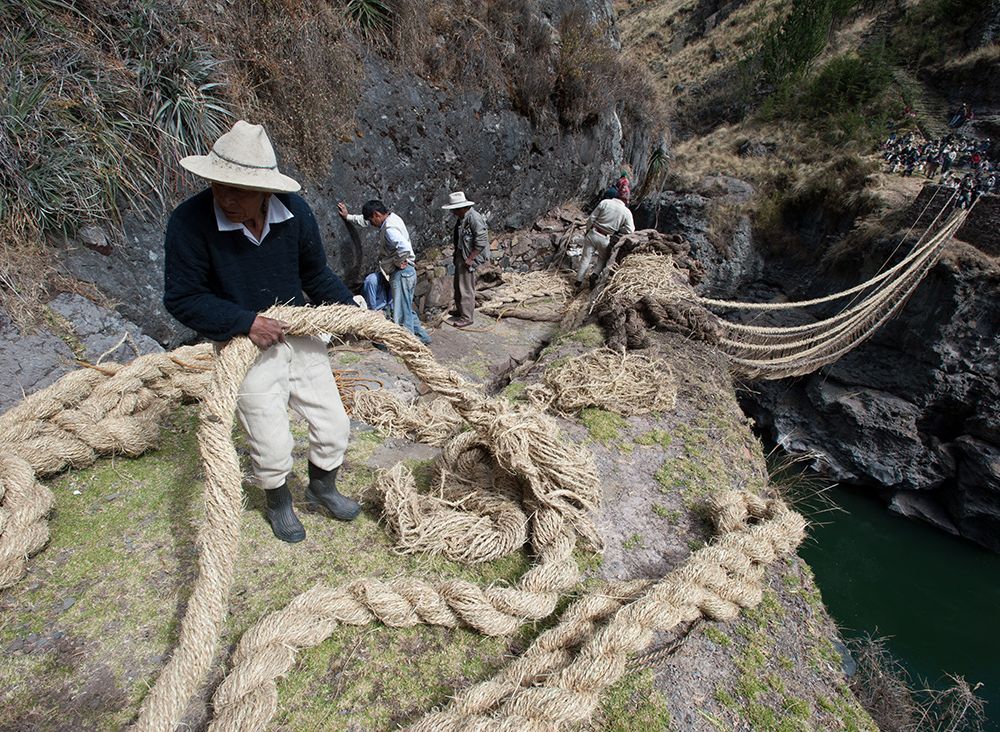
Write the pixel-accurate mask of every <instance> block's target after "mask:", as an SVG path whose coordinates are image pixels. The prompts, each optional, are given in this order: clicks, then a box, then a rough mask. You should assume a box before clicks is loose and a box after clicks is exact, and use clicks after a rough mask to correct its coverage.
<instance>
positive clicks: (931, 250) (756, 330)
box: [721, 213, 965, 342]
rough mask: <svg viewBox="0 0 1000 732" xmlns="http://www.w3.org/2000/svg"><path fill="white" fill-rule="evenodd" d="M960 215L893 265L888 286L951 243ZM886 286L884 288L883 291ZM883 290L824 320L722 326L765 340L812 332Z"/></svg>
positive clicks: (827, 326) (862, 307)
mask: <svg viewBox="0 0 1000 732" xmlns="http://www.w3.org/2000/svg"><path fill="white" fill-rule="evenodd" d="M957 216H958V218H957V219H956V218H952V219H950V220H949V221H948V222H946V223H945V225H944V226H943V227H942V228H941V229H940V230H939V231H938V232H937V233H935V235H934V236H933V237H931V238H930V239H929V240H928V241H927V242H926V243H925V244H924V245H923V246H922V247H920V248H919V249H918V250H915V251H914V252H913V253H912V254H911V256H910V257H907V259H906V260H904V261H903V262H900V265H905V267H904V266H900V265H897V268H894V269H893V273H894V274H895V273H896V272H899V271H900V270H901V269H902V270H903V271H902V273H901V274H900V275H899V276H898V277H896V278H895V279H894V280H892V281H891V282H890V283H889V284H888V285H886V287H887V288H888V287H892V286H894V285H895V284H897V283H898V282H899V281H900V280H902V279H905V278H907V277H908V276H909V275H910V274H911V273H912V272H913V271H915V270H917V269H920V268H921V267H922V266H923V264H924V263H925V262H926V261H927V260H928V259H930V258H932V257H935V256H938V254H939V252H940V249H941V248H942V247H943V246H944V245H945V244H947V243H948V241H949V240H950V238H951V237H952V236H953V235H954V232H955V231H957V230H958V229H959V228H960V227H961V225H962V223H963V222H964V220H965V215H964V214H963V213H959V214H958V215H957ZM884 289H885V288H883V291H884ZM879 292H880V291H875V292H873V293H872V294H871V295H869V297H868V298H866V299H865V300H862V301H861V302H860V303H858V304H857V305H854V306H851V307H849V308H846V309H844V310H842V311H841V312H839V313H837V314H836V315H834V316H832V317H829V318H825V319H823V320H817V321H814V322H812V323H808V324H804V325H796V326H754V325H745V324H741V323H730V322H728V321H725V320H723V321H721V322H722V324H723V328H724V329H725V330H726V331H727V332H733V333H738V334H740V337H745V336H754V335H759V336H761V337H762V340H764V341H765V342H766V341H767V340H768V339H770V340H774V339H776V338H786V337H787V338H793V337H796V336H798V335H800V334H804V333H810V332H815V331H820V332H823V331H828V330H830V329H831V328H832V327H833V326H835V325H836V324H838V323H841V322H842V321H844V320H846V319H849V318H851V317H852V316H854V315H855V314H857V313H858V312H860V311H863V310H865V309H866V308H867V306H868V300H869V299H870V298H871V297H877V296H878V294H879Z"/></svg>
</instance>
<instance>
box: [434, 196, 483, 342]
mask: <svg viewBox="0 0 1000 732" xmlns="http://www.w3.org/2000/svg"><path fill="white" fill-rule="evenodd" d="M474 205H475V204H474V203H473V202H472V201H469V200H468V199H466V197H465V193H464V192H463V191H456V192H455V193H450V194H448V203H446V204H445V205H444V206H442V207H441V208H443V209H444V210H445V211H451V212H452V213H453V214H454V215H455V218H456V219H457V221H456V222H455V230H454V232H453V234H452V239H453V241H452V243H453V244H454V247H455V254H454V264H455V309H454V310H452V311H451V312H452V315H453V317H452V318H450V319H449V320H448V322H449V323H450V324H451V325H453V326H455V327H456V328H466V327H468V326H470V325H472V313H473V310H474V309H475V307H476V268H477V267H479V266H480V265H483V264H485V263H486V262H487V261H488V260H489V256H490V237H489V232H488V231H487V229H486V219H484V218H483V215H482V214H481V213H479V212H478V211H475V210H473V208H472V207H473V206H474Z"/></svg>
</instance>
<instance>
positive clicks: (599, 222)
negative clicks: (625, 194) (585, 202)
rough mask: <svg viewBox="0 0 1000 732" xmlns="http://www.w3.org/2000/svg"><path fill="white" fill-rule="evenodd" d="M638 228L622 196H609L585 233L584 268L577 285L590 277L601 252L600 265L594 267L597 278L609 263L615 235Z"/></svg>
mask: <svg viewBox="0 0 1000 732" xmlns="http://www.w3.org/2000/svg"><path fill="white" fill-rule="evenodd" d="M634 231H635V221H634V220H633V219H632V212H631V211H629V210H628V206H626V205H625V202H624V201H623V200H622V199H621V198H619V197H618V196H614V197H611V196H609V197H607V198H605V199H604V200H603V201H601V202H600V203H599V204H597V206H596V207H594V210H593V212H592V213H591V214H590V218H588V219H587V231H586V233H585V234H584V235H583V254H582V255H581V257H580V267H579V269H578V270H577V273H576V284H577V285H582V284H583V278H584V277H586V276H587V270H588V269H589V268H590V261H591V259H593V257H594V253H595V252H597V266H596V267H595V268H594V275H593V276H594V277H595V278H596V277H597V276H598V275H600V274H601V272H602V271H603V270H604V267H605V266H607V263H608V257H609V256H611V237H612V236H613V235H614V234H631V233H632V232H634Z"/></svg>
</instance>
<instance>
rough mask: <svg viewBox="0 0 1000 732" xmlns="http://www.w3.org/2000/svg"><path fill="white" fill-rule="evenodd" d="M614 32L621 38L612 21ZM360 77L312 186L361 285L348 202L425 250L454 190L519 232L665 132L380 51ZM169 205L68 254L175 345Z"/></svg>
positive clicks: (348, 273)
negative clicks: (548, 107) (391, 59)
mask: <svg viewBox="0 0 1000 732" xmlns="http://www.w3.org/2000/svg"><path fill="white" fill-rule="evenodd" d="M551 5H552V7H551V8H547V7H543V8H542V9H543V11H546V12H548V11H551V16H550V17H551V18H552V20H553V25H557V24H556V23H554V21H555V20H556V19H558V17H559V15H560V14H562V13H566V12H569V11H570V10H571V9H572V8H574V7H577V6H583V7H584V8H586V9H588V10H589V12H590V13H591V15H592V16H593V17H594V18H596V19H598V20H601V21H605V20H608V19H610V18H612V15H611V9H610V5H609V4H608V3H605V2H578V3H568V4H562V5H560V4H558V3H552V4H551ZM547 17H549V16H547ZM609 33H610V35H609V42H610V43H615V42H616V37H615V35H614V30H613V26H611V30H610V32H609ZM358 84H359V85H360V86H361V87H362V93H361V98H360V101H359V104H358V107H357V110H356V113H355V134H353V135H351V136H350V137H349V138H348V139H347V140H346V141H344V142H343V143H342V144H341V146H340V147H339V149H338V150H336V151H335V154H334V158H333V159H332V160H331V161H330V164H329V166H328V172H327V174H326V175H325V176H324V177H323V178H322V180H320V181H319V182H317V183H316V184H315V185H313V186H311V187H310V188H308V189H306V190H304V191H303V194H304V196H305V198H306V200H307V201H308V202H309V203H310V205H311V206H312V208H313V210H314V212H315V213H316V217H317V219H318V221H319V225H320V231H321V233H322V235H323V238H324V242H325V245H326V249H327V252H328V255H329V260H330V263H331V266H332V267H333V268H334V270H335V271H336V272H337V273H338V274H339V275H340V276H341V277H342V278H343V279H344V280H345V282H346V283H347V284H348V286H350V287H353V288H359V286H360V283H361V281H362V280H363V278H364V276H365V275H366V274H367V273H368V272H369V271H372V269H373V267H374V264H375V261H376V258H377V253H376V251H375V249H376V246H377V244H376V241H375V237H374V236H373V235H372V234H371V233H369V232H364V231H361V232H359V231H352V230H351V229H350V227H349V226H348V225H347V224H345V223H344V222H343V221H342V220H341V218H340V217H339V216H338V215H337V210H336V204H337V202H338V201H344V202H346V203H347V204H348V206H349V208H351V210H352V211H355V212H357V211H359V210H360V208H361V205H362V203H363V202H364V201H366V200H368V199H370V198H380V199H382V200H383V201H385V203H386V204H387V205H389V206H390V207H391V208H392V209H393V210H394V211H395V212H396V213H398V214H399V215H400V216H402V217H403V219H404V221H405V222H406V224H407V227H408V229H409V231H410V235H411V238H412V241H413V243H414V247H415V249H416V252H417V255H418V258H419V255H420V253H421V252H422V251H423V250H425V249H427V248H430V247H441V246H442V245H444V244H445V243H446V242H447V241H448V239H449V237H450V233H451V229H452V225H453V218H452V217H451V215H450V213H449V212H447V211H442V210H441V208H440V206H441V204H442V203H444V202H445V201H446V199H447V196H448V193H449V192H450V191H454V190H464V191H465V192H466V194H467V196H468V197H469V198H470V199H472V200H474V201H476V204H477V208H478V209H479V210H480V211H481V212H482V213H484V214H485V215H486V217H487V220H488V222H489V225H490V227H491V229H492V230H494V231H500V230H504V229H515V228H520V227H523V226H526V225H528V224H529V223H530V222H531V221H532V220H534V218H536V217H537V216H538V215H540V214H541V213H543V212H545V211H546V210H548V209H549V208H551V207H552V206H553V205H555V204H557V203H560V202H562V201H564V200H568V199H572V198H576V197H584V198H586V197H589V196H590V195H591V194H592V193H593V192H594V191H597V190H600V189H601V188H602V187H603V186H605V185H607V183H608V182H609V181H610V180H612V179H613V175H614V174H615V173H616V171H617V169H618V168H619V166H621V164H622V163H623V162H628V163H630V164H631V165H632V167H633V169H634V170H635V171H636V174H637V175H638V176H639V177H641V176H642V174H643V172H644V170H645V168H646V166H647V165H648V155H649V154H650V153H651V151H652V149H653V148H654V147H655V144H654V143H657V142H658V139H654V137H655V135H656V131H655V130H651V129H645V128H643V127H642V126H641V125H635V124H630V125H627V126H623V122H622V120H620V119H619V117H618V115H617V113H616V110H615V109H613V108H612V109H607V110H605V111H604V112H603V113H602V114H601V115H600V116H599V118H598V120H597V122H596V123H594V124H591V125H589V126H585V127H583V128H582V129H570V128H567V127H565V126H561V125H560V124H558V123H557V122H556V121H555V120H551V119H550V120H548V121H539V122H532V121H531V120H529V119H528V118H527V117H525V116H524V115H522V114H519V113H518V112H516V111H514V109H513V107H512V105H511V104H510V102H509V101H506V100H505V98H504V97H503V92H498V90H495V89H492V90H483V89H478V88H475V86H474V85H473V84H470V85H469V86H467V87H463V88H448V89H444V88H440V87H437V86H433V85H431V84H429V83H427V82H425V81H424V80H422V79H420V78H419V77H417V76H416V75H415V74H413V73H412V72H409V71H406V70H405V69H400V68H398V67H396V66H390V65H389V64H388V63H387V62H384V61H383V60H381V59H380V58H379V57H377V56H374V55H369V56H368V57H367V58H366V61H365V78H363V79H359V80H358ZM626 127H627V128H626ZM278 154H279V157H280V155H281V150H280V149H279V150H278ZM288 172H289V173H290V174H292V175H296V171H294V170H291V169H289V170H288ZM299 177H301V176H299ZM191 184H192V186H195V185H197V181H194V180H192V181H191ZM192 190H194V189H192ZM168 213H169V212H162V213H161V215H160V216H159V218H158V219H157V220H153V221H148V222H145V221H139V220H137V219H135V218H134V217H126V219H125V239H124V243H123V244H122V245H119V246H115V247H108V246H95V245H94V244H93V243H90V242H84V241H77V242H70V245H69V246H68V247H67V248H66V251H65V254H64V255H63V258H62V262H63V265H64V266H65V268H66V269H67V270H68V271H69V272H70V273H71V274H72V275H74V276H76V277H78V278H79V279H82V280H84V281H87V282H93V283H94V284H96V285H97V287H98V288H99V289H100V290H101V291H102V292H104V293H105V294H106V295H108V296H109V297H110V298H112V299H113V300H116V301H118V302H119V303H120V305H119V310H120V312H121V313H122V314H123V315H124V316H125V317H127V318H128V319H129V320H131V321H133V322H135V323H137V324H138V325H140V326H141V327H142V329H143V330H144V331H145V332H147V333H149V334H150V335H151V336H153V337H154V338H156V339H157V340H158V341H160V342H161V343H164V344H166V345H167V346H168V347H173V346H176V345H178V344H179V343H182V342H185V341H187V340H189V339H190V338H191V337H192V333H190V331H187V330H186V329H184V328H183V327H181V326H180V325H179V324H178V323H176V322H175V321H174V320H173V318H171V317H170V316H169V315H168V314H167V313H166V312H165V311H164V309H163V307H162V304H161V302H160V299H161V297H162V288H163V256H162V250H163V229H164V226H165V223H166V217H167V215H168Z"/></svg>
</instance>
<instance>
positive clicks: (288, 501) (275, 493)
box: [264, 483, 306, 544]
mask: <svg viewBox="0 0 1000 732" xmlns="http://www.w3.org/2000/svg"><path fill="white" fill-rule="evenodd" d="M264 499H265V501H266V505H265V506H264V514H265V515H266V516H267V520H268V522H269V523H270V524H271V531H273V532H274V535H275V536H277V537H278V538H279V539H281V540H282V541H287V542H288V543H289V544H295V543H297V542H300V541H302V540H303V539H305V538H306V530H305V529H304V528H302V524H301V523H300V522H299V517H298V516H296V515H295V511H294V510H292V494H291V493H289V492H288V485H287V484H286V483H282V484H281V486H279V487H278V488H273V489H271V490H269V491H264Z"/></svg>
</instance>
